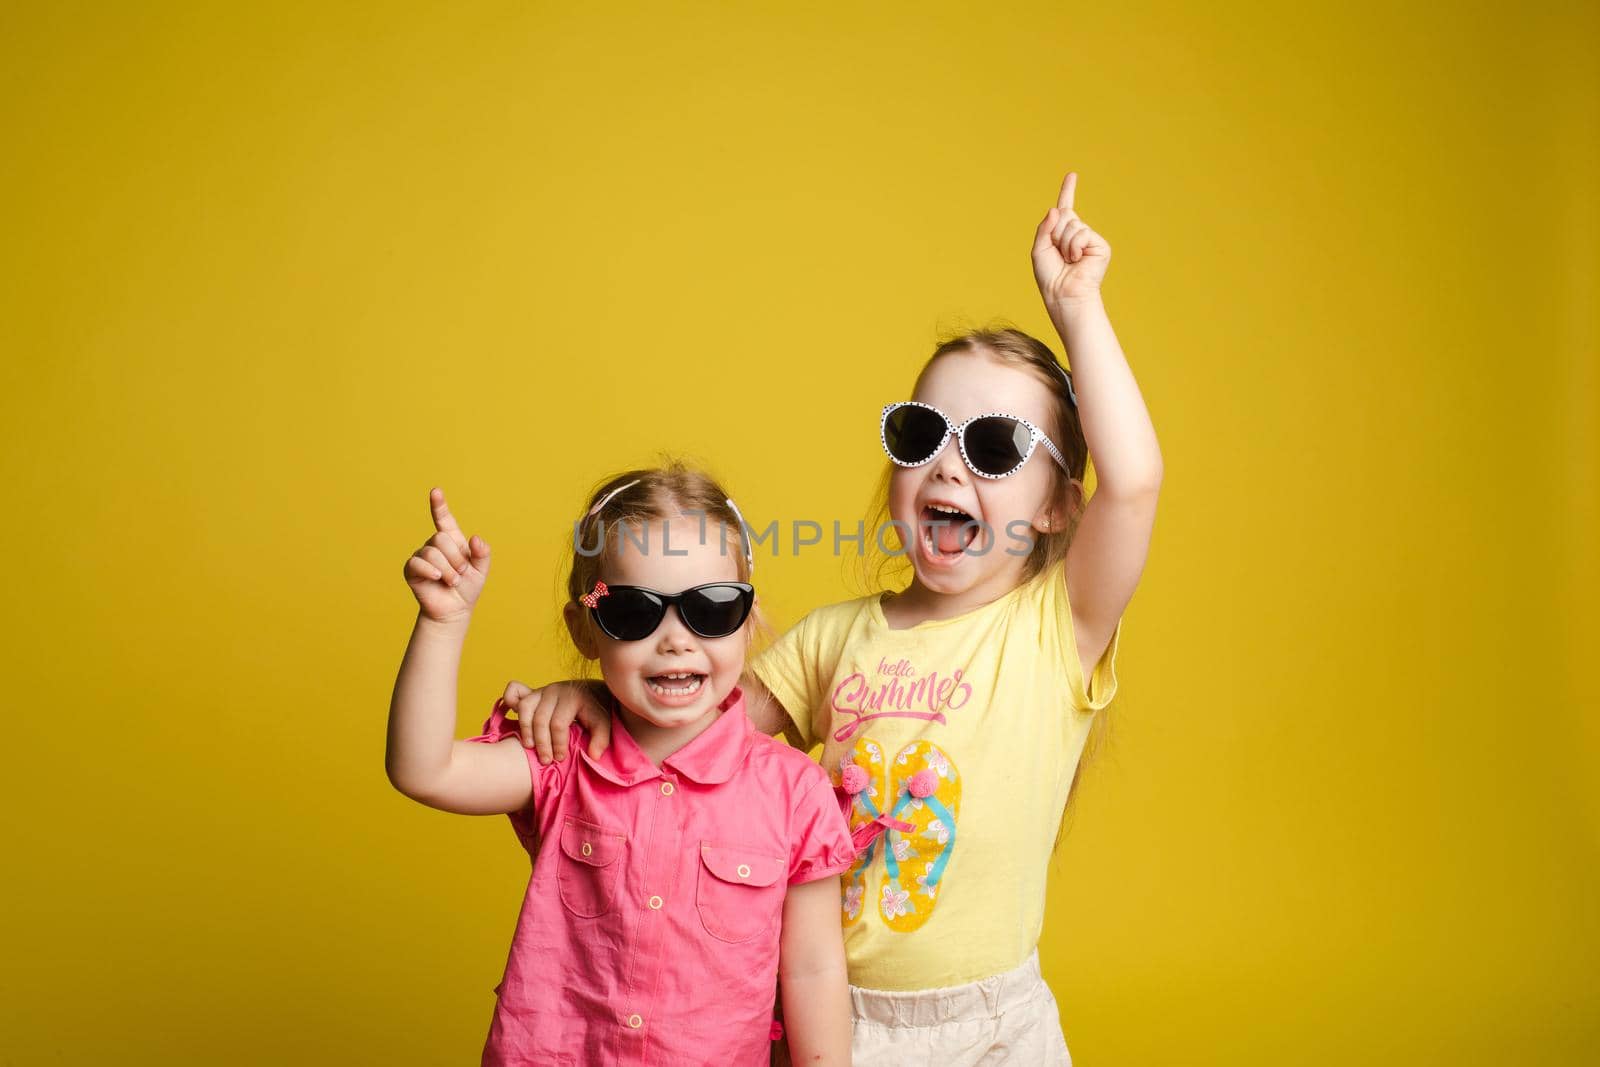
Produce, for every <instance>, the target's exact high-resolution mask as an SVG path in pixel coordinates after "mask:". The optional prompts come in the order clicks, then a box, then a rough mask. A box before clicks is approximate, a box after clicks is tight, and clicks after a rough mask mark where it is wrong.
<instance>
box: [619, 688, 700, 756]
mask: <svg viewBox="0 0 1600 1067" xmlns="http://www.w3.org/2000/svg"><path fill="white" fill-rule="evenodd" d="M719 704H720V702H719ZM612 710H613V716H612V721H613V722H617V721H620V722H621V723H622V726H623V728H624V729H626V730H627V731H628V735H629V736H630V737H632V738H633V741H634V744H636V745H638V746H639V751H641V752H643V753H644V754H645V756H646V757H647V758H648V759H649V760H650V762H651V763H654V764H655V765H656V766H657V767H659V766H661V761H662V760H664V759H666V758H667V757H668V756H670V755H672V754H673V753H674V752H676V751H678V750H679V749H680V748H683V747H684V746H685V745H687V744H688V743H689V742H690V741H693V740H694V739H695V738H697V737H699V736H700V735H701V734H703V733H705V732H706V730H707V729H709V728H710V726H711V724H712V723H714V722H716V721H717V718H718V716H720V715H721V714H722V708H721V707H720V706H716V707H713V708H711V710H709V711H707V712H706V713H705V714H704V715H702V716H700V718H698V719H696V720H694V721H693V722H686V723H684V724H683V725H682V726H657V725H655V724H654V723H652V722H649V721H647V720H646V719H644V718H643V717H642V716H640V715H638V714H637V713H635V712H633V711H631V710H630V709H628V708H626V707H624V706H623V705H622V703H621V701H618V700H617V699H616V698H615V697H613V698H612Z"/></svg>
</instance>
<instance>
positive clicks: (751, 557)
mask: <svg viewBox="0 0 1600 1067" xmlns="http://www.w3.org/2000/svg"><path fill="white" fill-rule="evenodd" d="M638 484H639V479H638V478H635V479H634V480H633V481H631V482H628V483H627V484H626V485H619V486H617V487H616V488H615V489H613V490H611V492H609V493H607V494H606V495H605V496H603V497H601V498H600V499H599V500H598V501H596V502H595V505H594V507H592V508H590V509H589V513H588V514H587V515H585V516H584V518H586V519H592V518H594V517H595V516H596V515H598V514H600V509H601V508H603V507H605V506H606V505H607V504H609V503H610V502H611V498H612V497H614V496H616V495H617V494H618V493H620V492H622V491H623V490H624V489H629V488H631V487H633V486H635V485H638ZM723 503H724V504H726V505H728V506H729V507H730V508H732V509H733V514H734V517H735V518H736V519H738V520H739V542H740V544H742V545H744V562H745V565H746V566H747V567H749V568H750V570H751V572H752V573H753V572H754V571H755V569H756V557H755V553H754V552H752V551H751V550H750V537H749V535H748V534H747V533H746V532H745V525H744V515H743V513H741V512H740V511H739V505H738V504H735V503H734V502H733V500H732V499H731V498H729V499H725V500H723ZM600 595H601V596H604V595H605V594H604V593H601V594H600ZM591 606H593V605H591Z"/></svg>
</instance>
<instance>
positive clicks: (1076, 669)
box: [1029, 561, 1123, 711]
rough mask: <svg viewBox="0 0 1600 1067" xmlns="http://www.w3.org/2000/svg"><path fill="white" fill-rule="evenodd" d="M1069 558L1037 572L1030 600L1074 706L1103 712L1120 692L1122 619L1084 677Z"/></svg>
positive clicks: (1047, 651)
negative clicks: (1069, 582) (1070, 596)
mask: <svg viewBox="0 0 1600 1067" xmlns="http://www.w3.org/2000/svg"><path fill="white" fill-rule="evenodd" d="M1066 575H1067V569H1066V563H1065V561H1063V562H1060V563H1057V564H1056V565H1055V566H1054V567H1052V568H1050V569H1049V570H1048V571H1045V572H1044V573H1043V574H1040V575H1037V576H1036V577H1035V578H1034V579H1033V581H1034V582H1035V583H1037V585H1036V587H1035V589H1033V590H1032V591H1031V592H1032V595H1031V596H1030V598H1029V600H1030V602H1031V604H1032V605H1033V606H1034V607H1035V609H1036V610H1037V611H1038V612H1039V627H1040V644H1041V649H1042V651H1043V652H1044V654H1046V655H1048V656H1051V657H1053V658H1055V659H1056V660H1057V661H1058V663H1059V664H1060V667H1061V671H1062V674H1063V675H1064V676H1065V678H1066V683H1067V690H1068V695H1069V697H1070V699H1071V703H1072V706H1073V707H1074V708H1077V709H1078V710H1079V711H1099V710H1100V709H1101V708H1103V707H1105V706H1106V705H1107V704H1109V703H1111V698H1112V697H1114V696H1116V695H1117V648H1118V646H1119V645H1120V643H1121V639H1122V621H1123V620H1122V619H1120V618H1119V619H1118V620H1117V624H1116V626H1115V627H1114V628H1113V629H1112V631H1111V639H1110V640H1109V641H1108V642H1106V647H1105V651H1103V652H1101V653H1100V659H1099V660H1098V661H1096V663H1095V665H1094V668H1093V669H1092V670H1091V671H1090V673H1089V677H1088V678H1087V679H1085V678H1084V677H1083V657H1082V656H1081V655H1080V654H1079V652H1078V637H1077V633H1076V631H1075V629H1074V627H1073V622H1072V604H1071V603H1070V601H1069V600H1068V596H1067V577H1066Z"/></svg>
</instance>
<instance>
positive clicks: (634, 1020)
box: [628, 1012, 644, 1030]
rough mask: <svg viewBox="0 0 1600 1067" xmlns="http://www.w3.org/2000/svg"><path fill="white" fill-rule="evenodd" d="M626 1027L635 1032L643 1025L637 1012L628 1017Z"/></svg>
mask: <svg viewBox="0 0 1600 1067" xmlns="http://www.w3.org/2000/svg"><path fill="white" fill-rule="evenodd" d="M628 1025H629V1026H631V1027H633V1028H634V1029H635V1030H637V1029H639V1027H641V1026H643V1025H644V1019H643V1018H642V1017H641V1016H640V1015H639V1013H638V1012H634V1013H633V1014H632V1015H630V1016H628Z"/></svg>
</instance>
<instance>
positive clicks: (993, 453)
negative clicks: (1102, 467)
mask: <svg viewBox="0 0 1600 1067" xmlns="http://www.w3.org/2000/svg"><path fill="white" fill-rule="evenodd" d="M878 435H879V437H881V438H882V440H883V450H884V451H885V452H887V453H888V454H889V458H890V459H892V460H894V461H895V462H896V463H898V464H899V465H900V466H902V467H920V466H922V465H923V464H924V463H927V462H928V461H929V460H931V459H933V457H934V456H937V455H938V454H939V452H940V450H941V449H943V448H944V443H945V441H947V440H949V439H950V437H951V436H952V435H954V436H955V439H956V443H957V444H958V445H959V446H960V448H961V458H962V460H963V461H965V462H966V464H967V467H968V469H970V470H971V471H972V473H974V474H978V475H982V476H983V477H985V478H1004V477H1005V476H1006V475H1008V474H1015V473H1017V471H1019V470H1021V469H1022V465H1023V464H1024V463H1026V462H1028V457H1029V456H1031V455H1033V446H1034V445H1036V444H1040V443H1043V445H1044V447H1045V451H1047V452H1049V453H1050V458H1051V459H1053V460H1055V461H1056V462H1057V463H1059V464H1060V465H1061V469H1062V470H1064V471H1067V472H1068V473H1069V474H1070V473H1071V468H1070V467H1068V466H1067V461H1066V457H1064V456H1062V454H1061V450H1060V449H1059V448H1057V447H1056V444H1055V442H1054V441H1052V440H1050V438H1049V437H1046V436H1045V433H1044V431H1043V430H1041V429H1039V428H1038V427H1037V426H1035V425H1033V423H1031V422H1029V421H1028V420H1027V419H1019V418H1018V417H1017V416H1015V415H1006V414H1004V413H1002V412H998V411H993V412H989V413H988V414H986V415H974V416H973V417H972V418H970V419H968V420H967V421H966V422H963V423H962V424H961V425H959V426H957V425H955V424H953V423H952V422H951V421H950V420H949V418H948V417H946V416H945V413H944V412H942V411H940V410H939V409H938V408H936V407H934V406H933V405H932V404H924V403H921V402H920V401H916V400H904V401H901V402H900V403H898V404H889V405H886V406H885V407H884V409H883V418H882V421H881V422H879V424H878Z"/></svg>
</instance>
